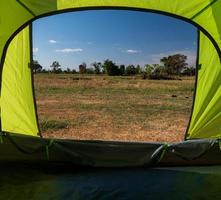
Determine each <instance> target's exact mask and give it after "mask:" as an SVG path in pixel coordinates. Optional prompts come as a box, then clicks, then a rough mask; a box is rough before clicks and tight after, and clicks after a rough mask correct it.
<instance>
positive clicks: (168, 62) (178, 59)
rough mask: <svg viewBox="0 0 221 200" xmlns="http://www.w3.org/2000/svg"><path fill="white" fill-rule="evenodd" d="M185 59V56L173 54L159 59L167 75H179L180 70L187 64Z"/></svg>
mask: <svg viewBox="0 0 221 200" xmlns="http://www.w3.org/2000/svg"><path fill="white" fill-rule="evenodd" d="M186 60H187V56H185V55H182V54H175V55H172V56H168V57H163V58H162V59H161V60H160V61H161V62H162V63H163V65H164V67H165V70H166V72H167V73H168V74H169V75H180V74H181V72H182V70H184V68H185V67H186V66H187V65H188V64H187V63H186Z"/></svg>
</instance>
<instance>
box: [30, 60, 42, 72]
mask: <svg viewBox="0 0 221 200" xmlns="http://www.w3.org/2000/svg"><path fill="white" fill-rule="evenodd" d="M32 70H33V72H34V73H40V72H41V70H42V66H41V65H40V64H39V63H38V61H37V60H34V61H33V63H32Z"/></svg>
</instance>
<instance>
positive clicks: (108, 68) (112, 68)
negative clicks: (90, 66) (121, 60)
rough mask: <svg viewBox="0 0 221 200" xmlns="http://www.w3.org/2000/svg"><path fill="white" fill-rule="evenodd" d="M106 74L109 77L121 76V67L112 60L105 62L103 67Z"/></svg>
mask: <svg viewBox="0 0 221 200" xmlns="http://www.w3.org/2000/svg"><path fill="white" fill-rule="evenodd" d="M102 67H103V69H104V72H105V73H106V74H108V75H109V76H118V75H121V72H120V69H119V67H118V66H117V65H116V64H115V63H114V62H113V61H112V60H109V59H107V60H105V61H104V63H103V65H102Z"/></svg>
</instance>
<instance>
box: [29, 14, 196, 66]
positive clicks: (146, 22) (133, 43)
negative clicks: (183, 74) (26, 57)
mask: <svg viewBox="0 0 221 200" xmlns="http://www.w3.org/2000/svg"><path fill="white" fill-rule="evenodd" d="M196 37H197V34H196V28H195V27H193V26H192V25H190V24H188V23H186V22H184V21H181V20H177V19H174V18H171V17H167V16H163V15H159V14H153V13H146V12H138V11H121V10H118V11H116V10H103V11H101V10H99V11H80V12H71V13H65V14H59V15H54V16H51V17H46V18H42V19H39V20H37V21H35V22H34V23H33V47H34V48H33V51H34V59H35V60H38V61H39V63H40V64H41V65H42V66H43V67H45V68H48V67H49V66H50V65H51V63H52V62H53V61H55V60H56V61H58V62H59V63H60V64H61V66H62V67H63V68H67V67H69V68H71V69H73V68H74V69H78V65H79V64H81V63H82V62H86V63H87V64H88V66H89V65H90V63H92V62H94V61H97V62H102V61H103V60H105V59H111V60H113V61H114V62H116V63H117V64H126V65H128V64H140V65H141V66H143V65H144V64H147V63H149V64H151V63H159V60H160V58H162V57H163V56H167V55H172V54H175V53H182V54H185V55H187V56H188V63H189V64H190V65H194V63H195V57H196V48H197V45H196Z"/></svg>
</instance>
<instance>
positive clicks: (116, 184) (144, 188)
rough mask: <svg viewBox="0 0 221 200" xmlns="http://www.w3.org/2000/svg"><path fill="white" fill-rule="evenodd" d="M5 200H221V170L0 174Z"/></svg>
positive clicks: (13, 169) (12, 169)
mask: <svg viewBox="0 0 221 200" xmlns="http://www.w3.org/2000/svg"><path fill="white" fill-rule="evenodd" d="M0 183H1V185H0V194H1V195H0V199H4V200H5V199H16V200H19V199H32V200H33V199H36V200H39V199H40V200H44V199H56V200H57V199H61V200H64V199H76V200H78V199H82V200H88V199H89V200H90V199H94V200H99V199H105V200H109V199H110V200H118V199H119V200H122V199H128V200H130V199H131V200H132V199H133V200H134V199H141V200H142V199H145V200H146V199H170V200H172V199H174V200H177V199H179V200H180V199H220V197H221V166H204V167H167V168H121V169H119V168H115V169H112V168H109V169H108V168H106V169H105V168H61V167H60V168H54V167H47V168H45V167H44V168H33V167H30V166H19V167H17V166H7V167H5V168H4V167H1V170H0Z"/></svg>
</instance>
